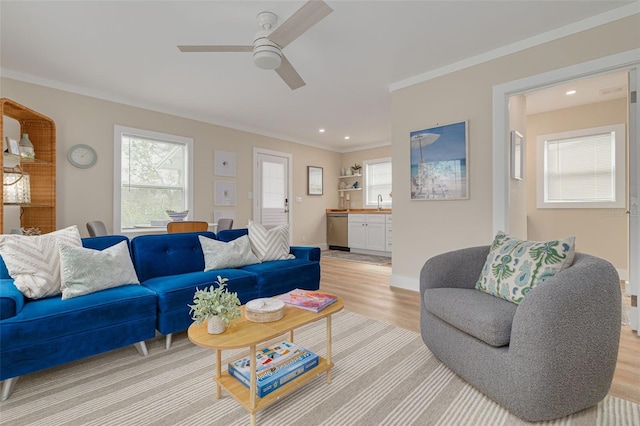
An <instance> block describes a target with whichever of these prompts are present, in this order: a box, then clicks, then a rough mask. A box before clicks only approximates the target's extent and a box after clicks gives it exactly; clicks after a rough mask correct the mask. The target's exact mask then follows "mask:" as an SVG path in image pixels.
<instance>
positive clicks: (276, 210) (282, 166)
mask: <svg viewBox="0 0 640 426" xmlns="http://www.w3.org/2000/svg"><path fill="white" fill-rule="evenodd" d="M254 164H255V168H254V179H253V193H254V197H253V220H254V221H256V222H258V223H261V224H262V225H264V226H266V227H272V226H277V225H282V224H285V223H290V209H289V206H290V196H289V194H290V193H291V190H290V188H291V178H290V176H291V171H290V167H291V154H287V153H282V152H276V151H268V150H262V149H260V148H254Z"/></svg>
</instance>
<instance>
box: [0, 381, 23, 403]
mask: <svg viewBox="0 0 640 426" xmlns="http://www.w3.org/2000/svg"><path fill="white" fill-rule="evenodd" d="M19 378H20V376H17V377H12V378H10V379H5V380H4V381H3V382H2V400H3V401H6V400H7V399H9V397H10V396H11V393H12V392H13V388H14V387H15V386H16V383H17V382H18V379H19Z"/></svg>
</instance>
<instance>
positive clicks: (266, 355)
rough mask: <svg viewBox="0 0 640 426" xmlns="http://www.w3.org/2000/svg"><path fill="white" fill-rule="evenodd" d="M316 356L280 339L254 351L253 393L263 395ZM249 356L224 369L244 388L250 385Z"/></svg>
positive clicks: (300, 371) (307, 366)
mask: <svg viewBox="0 0 640 426" xmlns="http://www.w3.org/2000/svg"><path fill="white" fill-rule="evenodd" d="M318 362H319V359H318V355H316V354H314V353H313V352H309V351H308V350H306V349H304V348H302V347H300V346H297V345H294V344H293V343H291V342H288V341H286V340H285V341H282V342H279V343H277V344H275V345H271V346H267V347H266V348H264V349H261V350H259V351H257V353H256V385H257V388H256V395H258V396H259V397H261V398H262V397H264V396H266V395H268V394H270V393H271V392H273V391H274V390H276V389H278V388H280V387H281V386H282V385H284V384H286V383H288V382H290V381H291V380H293V379H295V378H296V377H298V376H300V375H302V374H304V373H306V372H307V371H309V370H311V369H312V368H314V367H316V366H317V365H318ZM251 368H252V366H251V361H250V358H249V356H245V357H242V358H240V359H238V360H235V361H232V362H230V363H229V365H228V368H227V371H228V373H229V375H231V376H233V377H235V378H236V379H237V380H238V381H239V382H240V383H242V384H243V385H245V386H246V387H247V388H250V387H251Z"/></svg>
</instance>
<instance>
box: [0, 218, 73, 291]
mask: <svg viewBox="0 0 640 426" xmlns="http://www.w3.org/2000/svg"><path fill="white" fill-rule="evenodd" d="M58 244H66V245H69V246H75V247H80V246H82V241H81V240H80V232H78V227H77V226H75V225H73V226H70V227H68V228H65V229H60V230H59V231H54V232H51V233H49V234H44V235H38V236H33V237H30V236H26V235H0V255H2V259H3V260H4V263H5V265H7V271H9V275H10V276H11V278H13V280H14V284H15V286H16V287H17V288H18V290H20V291H21V292H22V294H24V295H25V296H26V297H29V298H31V299H40V298H43V297H47V296H53V295H56V294H60V254H59V252H58Z"/></svg>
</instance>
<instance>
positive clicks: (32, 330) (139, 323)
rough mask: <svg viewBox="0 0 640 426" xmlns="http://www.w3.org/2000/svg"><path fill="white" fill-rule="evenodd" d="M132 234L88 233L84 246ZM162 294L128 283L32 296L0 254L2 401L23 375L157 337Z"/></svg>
mask: <svg viewBox="0 0 640 426" xmlns="http://www.w3.org/2000/svg"><path fill="white" fill-rule="evenodd" d="M121 241H128V239H127V237H124V236H119V235H112V236H105V237H93V238H84V239H83V240H82V245H83V246H84V247H87V248H92V249H96V250H103V249H105V248H107V247H110V246H112V245H114V244H117V243H119V242H121ZM156 298H157V296H156V294H155V293H154V292H153V291H152V290H151V289H149V288H147V287H144V286H141V285H125V286H121V287H116V288H111V289H107V290H102V291H99V292H96V293H92V294H87V295H84V296H82V297H75V298H72V299H67V300H62V298H61V297H60V295H58V296H54V297H47V298H44V299H37V300H30V299H28V298H26V297H24V296H23V294H22V293H21V292H20V291H19V290H18V289H17V288H16V287H15V286H14V285H13V280H12V279H11V277H10V276H9V273H8V271H7V268H6V266H5V264H4V261H2V258H1V257H0V380H2V381H3V386H2V400H3V401H4V400H5V399H7V398H8V397H9V395H10V394H11V391H12V390H13V387H14V385H15V383H16V381H17V379H18V377H20V376H21V375H23V374H27V373H31V372H34V371H38V370H43V369H45V368H49V367H54V366H56V365H60V364H64V363H67V362H70V361H75V360H78V359H81V358H85V357H88V356H91V355H96V354H99V353H103V352H106V351H110V350H112V349H117V348H121V347H124V346H128V345H131V344H135V346H136V349H138V352H140V353H141V354H142V355H146V354H147V348H146V346H145V343H144V341H145V340H146V339H151V338H153V337H154V336H155V325H156V308H155V305H156Z"/></svg>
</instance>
